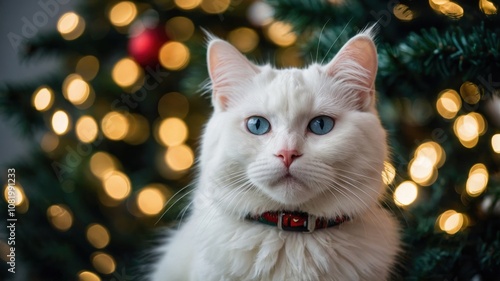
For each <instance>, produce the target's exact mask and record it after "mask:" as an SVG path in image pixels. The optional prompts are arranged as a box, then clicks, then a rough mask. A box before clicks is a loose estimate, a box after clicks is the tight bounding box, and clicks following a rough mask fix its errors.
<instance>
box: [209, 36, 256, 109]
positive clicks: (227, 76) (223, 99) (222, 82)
mask: <svg viewBox="0 0 500 281" xmlns="http://www.w3.org/2000/svg"><path fill="white" fill-rule="evenodd" d="M207 64H208V73H209V75H210V79H211V82H212V83H211V84H212V104H213V106H214V108H215V109H216V110H222V111H224V110H225V109H226V108H227V107H228V105H229V103H230V101H231V99H232V98H236V97H232V95H235V94H238V91H235V88H234V87H235V86H237V85H238V84H241V83H242V82H243V81H248V79H251V77H253V76H254V75H256V74H257V73H259V68H258V67H257V66H256V65H254V64H253V63H251V62H250V61H249V60H248V59H247V58H245V56H243V55H242V54H241V53H240V52H239V51H238V50H237V49H236V48H235V47H233V46H232V45H231V44H229V43H227V42H226V41H224V40H220V39H213V40H211V41H210V43H209V44H208V51H207Z"/></svg>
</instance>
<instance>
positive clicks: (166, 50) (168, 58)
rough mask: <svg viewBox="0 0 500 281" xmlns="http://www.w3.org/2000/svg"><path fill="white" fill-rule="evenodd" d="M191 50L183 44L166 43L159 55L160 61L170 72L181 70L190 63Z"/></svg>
mask: <svg viewBox="0 0 500 281" xmlns="http://www.w3.org/2000/svg"><path fill="white" fill-rule="evenodd" d="M189 58H190V54H189V49H188V48H187V47H186V46H185V45H184V44H182V43H181V42H176V41H170V42H167V43H165V44H164V45H163V46H162V47H161V49H160V53H159V60H160V63H161V65H162V66H163V67H165V68H166V69H170V70H180V69H183V68H184V67H186V66H187V64H188V63H189Z"/></svg>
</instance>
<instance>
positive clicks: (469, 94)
mask: <svg viewBox="0 0 500 281" xmlns="http://www.w3.org/2000/svg"><path fill="white" fill-rule="evenodd" d="M460 95H461V96H462V98H463V99H464V101H465V102H466V103H468V104H476V103H478V102H479V100H481V92H480V90H479V87H478V86H477V85H476V84H474V83H472V82H469V81H466V82H464V83H463V84H462V86H460Z"/></svg>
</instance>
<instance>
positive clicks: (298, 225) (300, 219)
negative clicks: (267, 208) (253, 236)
mask: <svg viewBox="0 0 500 281" xmlns="http://www.w3.org/2000/svg"><path fill="white" fill-rule="evenodd" d="M246 219H248V220H253V221H257V222H260V223H263V224H267V225H272V226H277V227H278V228H279V229H282V230H285V231H294V232H308V233H310V232H313V231H314V230H315V229H322V228H327V227H333V226H336V225H339V224H342V223H344V222H346V221H349V220H350V218H349V217H348V216H346V215H343V216H337V217H335V218H317V217H315V216H314V215H310V214H308V213H306V212H289V211H280V212H264V213H262V214H260V215H248V216H247V217H246Z"/></svg>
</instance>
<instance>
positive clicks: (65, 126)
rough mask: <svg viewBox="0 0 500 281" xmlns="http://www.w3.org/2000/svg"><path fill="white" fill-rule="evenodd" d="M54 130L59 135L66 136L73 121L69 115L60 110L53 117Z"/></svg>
mask: <svg viewBox="0 0 500 281" xmlns="http://www.w3.org/2000/svg"><path fill="white" fill-rule="evenodd" d="M51 124H52V130H53V131H54V133H56V134H58V135H64V134H66V133H67V132H68V131H69V129H70V127H71V120H70V118H69V115H68V114H67V113H66V112H65V111H63V110H58V111H56V112H54V114H53V115H52V121H51Z"/></svg>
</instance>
